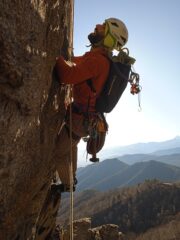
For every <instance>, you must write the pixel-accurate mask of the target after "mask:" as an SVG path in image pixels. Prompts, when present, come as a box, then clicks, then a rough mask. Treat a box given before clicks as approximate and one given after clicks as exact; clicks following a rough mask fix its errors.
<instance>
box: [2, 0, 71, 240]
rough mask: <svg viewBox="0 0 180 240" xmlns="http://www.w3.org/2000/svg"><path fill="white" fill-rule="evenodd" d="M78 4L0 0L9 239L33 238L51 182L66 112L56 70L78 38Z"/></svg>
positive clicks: (58, 0) (4, 225) (6, 234)
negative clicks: (75, 17)
mask: <svg viewBox="0 0 180 240" xmlns="http://www.w3.org/2000/svg"><path fill="white" fill-rule="evenodd" d="M72 2H73V1H70V0H51V1H47V0H31V1H29V0H6V1H4V0H1V1H0V56H1V57H0V239H3V240H5V239H7V240H9V239H10V240H14V239H16V240H17V239H19V240H20V239H22V240H25V239H28V238H29V239H30V236H31V232H32V228H33V226H34V224H35V223H36V221H37V218H38V215H39V213H40V211H41V207H42V205H43V202H44V200H45V197H46V193H47V191H48V188H49V185H50V182H51V177H52V173H53V171H54V165H53V162H52V159H51V154H52V150H53V146H54V140H55V136H56V132H57V128H58V127H59V125H60V124H61V121H62V118H63V114H64V109H63V107H62V106H63V97H64V92H63V91H62V92H60V91H59V84H58V83H57V82H55V81H54V82H53V83H52V69H53V65H54V63H55V58H56V56H58V55H59V54H60V51H62V50H63V52H64V53H66V54H68V52H67V50H68V49H67V46H68V43H71V42H72V34H71V32H72V29H71V28H72ZM48 93H49V94H48ZM48 95H49V97H48ZM59 103H60V104H61V106H59Z"/></svg>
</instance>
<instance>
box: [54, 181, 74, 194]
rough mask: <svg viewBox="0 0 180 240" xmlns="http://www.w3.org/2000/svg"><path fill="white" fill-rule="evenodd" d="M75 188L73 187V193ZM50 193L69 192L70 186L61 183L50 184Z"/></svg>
mask: <svg viewBox="0 0 180 240" xmlns="http://www.w3.org/2000/svg"><path fill="white" fill-rule="evenodd" d="M75 190H76V189H75V186H74V185H73V192H75ZM51 191H53V192H59V193H62V192H70V186H68V185H65V184H63V183H59V184H54V183H53V184H51Z"/></svg>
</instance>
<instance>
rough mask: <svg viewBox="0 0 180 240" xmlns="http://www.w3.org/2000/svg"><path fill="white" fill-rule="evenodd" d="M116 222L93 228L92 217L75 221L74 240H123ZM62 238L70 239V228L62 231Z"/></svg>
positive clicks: (64, 239)
mask: <svg viewBox="0 0 180 240" xmlns="http://www.w3.org/2000/svg"><path fill="white" fill-rule="evenodd" d="M118 228H119V227H118V226H117V225H114V224H106V225H102V226H100V227H97V228H91V219H90V218H84V219H80V220H77V221H74V222H73V229H74V233H73V234H74V240H111V239H112V240H123V239H124V238H123V235H122V233H121V232H119V230H118ZM60 239H63V240H69V228H67V230H65V231H64V232H61V234H60Z"/></svg>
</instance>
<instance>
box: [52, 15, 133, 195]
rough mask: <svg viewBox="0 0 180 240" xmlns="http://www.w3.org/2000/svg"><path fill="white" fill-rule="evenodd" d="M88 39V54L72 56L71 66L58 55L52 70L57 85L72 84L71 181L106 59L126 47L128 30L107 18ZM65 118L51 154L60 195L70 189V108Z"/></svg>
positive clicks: (104, 75) (105, 72)
mask: <svg viewBox="0 0 180 240" xmlns="http://www.w3.org/2000/svg"><path fill="white" fill-rule="evenodd" d="M88 39H89V41H90V46H91V50H90V51H89V52H86V53H85V54H84V55H83V56H79V57H73V58H72V62H73V63H72V64H71V65H69V64H68V62H66V61H65V60H64V58H63V56H60V57H58V59H57V61H56V65H55V71H56V74H57V77H58V79H59V81H60V83H62V84H72V85H73V103H72V105H71V106H72V126H71V129H72V161H73V178H74V179H76V178H75V174H76V169H77V144H78V143H79V141H80V139H81V138H82V137H85V136H87V135H88V134H89V132H88V131H89V121H90V119H91V118H94V117H95V116H96V114H97V113H96V111H95V102H96V97H97V96H98V94H99V93H100V91H101V90H102V88H103V85H104V83H105V81H106V79H107V77H108V73H109V68H110V62H109V60H108V58H107V56H108V54H109V53H111V52H112V50H114V49H117V50H120V49H121V48H122V47H123V46H124V45H125V44H126V42H127V40H128V31H127V28H126V26H125V24H124V23H123V22H122V21H120V20H118V19H116V18H109V19H106V20H105V22H104V23H103V24H97V25H96V27H95V29H94V32H92V33H90V34H89V35H88ZM88 79H91V80H92V83H93V88H95V91H92V89H91V88H90V86H88V84H87V80H88ZM66 115H67V116H66V124H65V125H64V127H63V128H62V129H61V131H60V133H59V135H58V138H57V145H56V150H55V153H54V158H55V161H56V168H57V171H58V174H59V177H60V180H61V182H62V183H61V184H60V185H59V188H60V191H61V192H66V191H69V189H70V172H69V151H70V150H69V146H70V138H69V136H70V131H69V130H70V124H71V123H70V121H69V108H67V114H66ZM74 184H75V182H74ZM74 189H75V186H74Z"/></svg>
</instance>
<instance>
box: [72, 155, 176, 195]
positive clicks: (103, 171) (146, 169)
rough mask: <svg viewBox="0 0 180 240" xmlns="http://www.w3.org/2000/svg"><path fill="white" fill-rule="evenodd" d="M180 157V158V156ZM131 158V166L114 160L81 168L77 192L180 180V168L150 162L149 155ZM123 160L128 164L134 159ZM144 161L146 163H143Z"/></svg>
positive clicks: (125, 157) (78, 172)
mask: <svg viewBox="0 0 180 240" xmlns="http://www.w3.org/2000/svg"><path fill="white" fill-rule="evenodd" d="M173 156H174V155H173ZM178 156H179V157H180V155H178ZM131 157H132V159H133V161H134V162H135V163H134V164H131V165H129V164H127V163H124V162H122V161H120V160H119V159H117V158H114V159H107V160H104V161H102V162H100V163H96V164H92V165H89V166H87V167H83V168H79V169H78V171H77V178H78V184H77V191H83V190H85V189H94V190H100V191H107V190H110V189H113V188H119V187H127V186H132V185H136V184H138V183H142V182H143V181H145V180H146V179H148V180H149V179H158V180H161V181H163V182H175V181H179V180H180V167H176V166H173V165H169V164H166V163H163V162H158V161H154V160H152V159H151V160H150V156H149V155H132V156H131ZM121 158H122V159H123V160H124V161H125V160H126V162H128V161H132V159H131V160H128V156H127V155H126V156H124V157H121ZM158 158H159V157H158ZM142 159H144V160H146V161H142ZM138 160H140V161H138ZM147 160H149V161H147ZM165 160H166V158H165Z"/></svg>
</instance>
